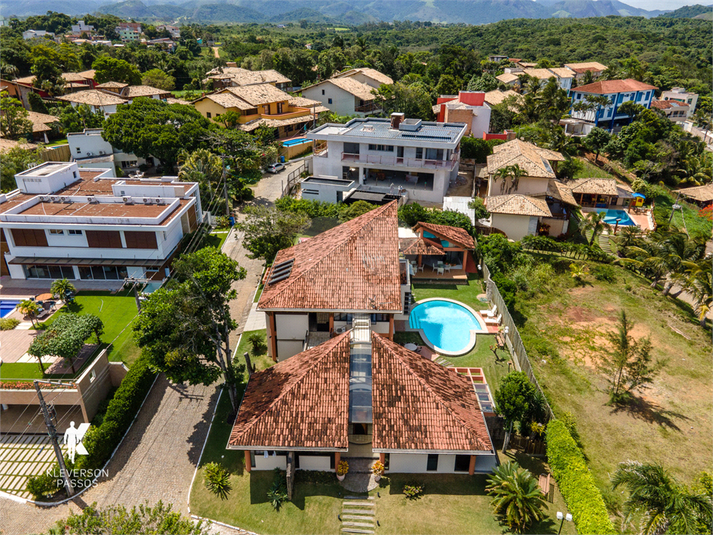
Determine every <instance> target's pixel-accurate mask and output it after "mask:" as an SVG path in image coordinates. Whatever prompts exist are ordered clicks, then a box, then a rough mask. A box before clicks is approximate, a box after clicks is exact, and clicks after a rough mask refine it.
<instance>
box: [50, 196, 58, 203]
mask: <svg viewBox="0 0 713 535" xmlns="http://www.w3.org/2000/svg"><path fill="white" fill-rule="evenodd" d="M50 199H51V201H52V202H59V197H55V196H53V197H50Z"/></svg>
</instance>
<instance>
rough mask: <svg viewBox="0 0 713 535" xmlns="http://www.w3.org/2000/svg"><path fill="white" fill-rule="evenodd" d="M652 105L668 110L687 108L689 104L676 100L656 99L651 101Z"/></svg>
mask: <svg viewBox="0 0 713 535" xmlns="http://www.w3.org/2000/svg"><path fill="white" fill-rule="evenodd" d="M651 107H652V108H658V109H659V110H668V109H670V108H684V107H685V108H687V107H688V104H686V103H685V102H678V101H676V100H654V101H653V102H652V103H651Z"/></svg>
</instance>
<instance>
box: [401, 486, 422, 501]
mask: <svg viewBox="0 0 713 535" xmlns="http://www.w3.org/2000/svg"><path fill="white" fill-rule="evenodd" d="M404 494H405V495H406V497H407V498H408V499H409V500H417V499H418V498H420V497H421V496H423V485H404Z"/></svg>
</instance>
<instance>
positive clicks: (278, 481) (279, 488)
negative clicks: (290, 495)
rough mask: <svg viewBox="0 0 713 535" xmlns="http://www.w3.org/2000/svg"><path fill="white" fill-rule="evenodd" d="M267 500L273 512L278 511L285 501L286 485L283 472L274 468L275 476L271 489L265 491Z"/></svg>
mask: <svg viewBox="0 0 713 535" xmlns="http://www.w3.org/2000/svg"><path fill="white" fill-rule="evenodd" d="M267 499H268V500H269V501H270V505H272V508H273V509H274V510H275V511H279V510H280V508H281V507H282V504H283V503H285V502H286V501H287V484H286V481H285V472H283V471H282V470H280V469H279V468H275V476H274V479H273V481H272V487H270V490H268V491H267Z"/></svg>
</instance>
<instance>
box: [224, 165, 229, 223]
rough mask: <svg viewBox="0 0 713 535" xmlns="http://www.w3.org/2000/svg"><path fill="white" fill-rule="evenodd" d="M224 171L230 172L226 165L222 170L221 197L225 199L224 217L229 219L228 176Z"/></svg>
mask: <svg viewBox="0 0 713 535" xmlns="http://www.w3.org/2000/svg"><path fill="white" fill-rule="evenodd" d="M226 171H230V166H229V165H226V166H225V169H223V197H225V215H226V216H227V217H230V200H229V199H228V174H227V172H226Z"/></svg>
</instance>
